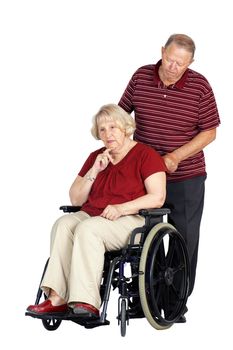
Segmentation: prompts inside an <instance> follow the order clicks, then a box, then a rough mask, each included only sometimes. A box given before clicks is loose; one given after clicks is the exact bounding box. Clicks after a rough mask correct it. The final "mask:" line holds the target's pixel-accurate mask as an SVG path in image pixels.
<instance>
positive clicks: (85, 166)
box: [78, 148, 104, 177]
mask: <svg viewBox="0 0 233 350" xmlns="http://www.w3.org/2000/svg"><path fill="white" fill-rule="evenodd" d="M103 150H104V148H100V149H98V150H97V151H94V152H92V153H91V154H90V155H89V157H88V158H87V159H86V161H85V163H84V164H83V166H82V168H81V170H80V171H79V173H78V175H79V176H82V177H83V176H85V175H86V173H87V172H88V170H89V169H90V168H91V167H92V166H93V164H94V162H95V160H96V157H97V155H98V154H99V153H101V152H103Z"/></svg>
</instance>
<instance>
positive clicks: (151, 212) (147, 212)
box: [139, 208, 171, 218]
mask: <svg viewBox="0 0 233 350" xmlns="http://www.w3.org/2000/svg"><path fill="white" fill-rule="evenodd" d="M170 212H171V210H170V209H169V208H156V209H140V210H139V215H142V216H144V217H145V218H146V217H147V216H150V217H156V216H163V215H167V214H170Z"/></svg>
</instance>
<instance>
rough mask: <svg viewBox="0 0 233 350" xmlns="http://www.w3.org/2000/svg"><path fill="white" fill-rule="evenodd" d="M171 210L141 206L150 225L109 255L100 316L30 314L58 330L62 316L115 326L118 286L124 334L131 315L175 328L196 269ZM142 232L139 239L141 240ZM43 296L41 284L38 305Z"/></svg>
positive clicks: (157, 325) (86, 324)
mask: <svg viewBox="0 0 233 350" xmlns="http://www.w3.org/2000/svg"><path fill="white" fill-rule="evenodd" d="M60 209H61V210H63V212H65V213H71V212H76V211H78V210H80V207H74V206H62V207H60ZM169 213H170V209H168V208H160V209H150V210H147V209H142V210H140V211H139V215H142V216H143V217H144V218H145V225H144V226H142V227H137V228H135V229H134V230H133V231H132V233H131V236H130V242H129V244H128V246H127V247H125V248H123V249H121V250H117V251H110V252H106V253H105V262H104V269H103V278H102V284H101V287H100V294H101V298H102V306H101V309H102V310H101V313H100V317H99V318H93V319H89V318H88V319H82V318H79V317H77V315H75V314H74V313H72V310H70V311H69V312H68V313H67V314H65V315H64V314H63V315H60V316H59V315H38V314H37V315H35V314H32V313H30V312H29V311H27V312H26V313H25V315H26V316H31V317H35V318H39V319H41V320H42V323H43V325H44V327H45V328H46V329H47V330H55V329H57V328H58V327H59V326H60V324H61V322H62V320H70V321H73V322H75V323H77V324H79V325H82V326H84V327H85V328H94V327H98V326H103V325H109V324H110V322H109V321H108V320H107V307H108V302H109V297H110V292H111V288H112V287H113V289H115V288H118V290H119V294H120V296H119V298H118V316H117V318H118V324H119V325H120V331H121V335H122V336H125V334H126V325H127V324H128V323H129V319H130V318H139V317H144V316H145V317H146V319H147V320H148V322H149V323H150V324H151V325H152V327H154V328H156V329H159V330H162V329H167V328H169V327H171V326H172V325H173V324H174V323H175V322H177V321H178V319H179V318H180V317H181V315H182V314H183V313H184V310H185V307H186V302H187V298H188V291H189V275H190V267H189V259H188V254H187V248H186V244H185V242H184V239H183V237H182V236H181V235H180V233H179V232H178V231H177V230H176V229H175V228H174V227H173V226H172V225H170V224H168V223H165V222H163V217H164V216H165V215H168V214H169ZM139 234H140V240H139V243H135V239H136V236H137V235H139ZM48 261H49V259H48ZM48 261H47V263H46V265H45V268H44V272H43V275H42V278H41V281H42V279H43V276H44V273H45V271H46V268H47V264H48ZM127 263H129V264H130V266H131V272H132V273H131V277H126V276H125V273H124V271H125V266H126V264H127ZM117 270H118V272H117ZM42 294H43V292H42V290H41V289H40V286H39V289H38V292H37V296H36V301H35V304H36V305H37V304H39V301H40V298H41V296H42Z"/></svg>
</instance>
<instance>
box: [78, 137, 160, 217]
mask: <svg viewBox="0 0 233 350" xmlns="http://www.w3.org/2000/svg"><path fill="white" fill-rule="evenodd" d="M104 150H105V148H100V149H98V150H96V151H94V152H92V153H91V154H90V155H89V157H88V158H87V160H86V161H85V163H84V165H83V167H82V169H81V170H80V172H79V175H80V176H82V177H83V176H85V175H86V173H87V172H88V170H89V169H90V168H91V167H92V166H93V164H94V161H95V159H96V157H97V155H98V154H99V153H102V152H103V151H104ZM160 171H164V172H165V171H166V166H165V164H164V161H163V159H162V158H161V156H160V155H159V154H158V153H157V152H156V151H155V150H154V149H153V148H152V147H150V146H147V145H144V144H142V143H137V144H136V145H135V146H134V147H133V148H132V149H131V150H130V151H129V152H128V153H127V155H126V156H125V157H124V158H123V159H122V160H121V161H120V162H119V163H117V164H115V165H114V164H112V163H109V164H108V166H107V168H106V169H105V170H103V171H101V172H100V173H99V174H98V175H97V177H96V180H95V181H94V183H93V185H92V188H91V191H90V193H89V196H88V200H87V202H85V203H84V204H83V206H82V210H84V211H85V212H87V213H88V214H89V215H91V216H97V215H100V214H101V213H102V211H103V210H104V208H106V206H107V205H108V204H121V203H124V202H128V201H131V200H134V199H136V198H138V197H141V196H143V195H145V194H146V189H145V185H144V181H145V179H146V178H147V177H149V176H150V175H152V174H154V173H157V172H160Z"/></svg>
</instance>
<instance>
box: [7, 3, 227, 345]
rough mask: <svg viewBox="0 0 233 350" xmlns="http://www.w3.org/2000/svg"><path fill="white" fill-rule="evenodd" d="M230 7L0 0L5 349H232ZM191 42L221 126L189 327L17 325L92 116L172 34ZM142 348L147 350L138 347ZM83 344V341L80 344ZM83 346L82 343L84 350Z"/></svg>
mask: <svg viewBox="0 0 233 350" xmlns="http://www.w3.org/2000/svg"><path fill="white" fill-rule="evenodd" d="M231 13H232V12H231V10H230V1H228V0H222V1H215V0H212V1H202V2H194V1H188V0H176V1H174V0H166V1H156V0H153V1H152V0H143V1H137V0H134V1H127V0H117V1H113V0H108V1H107V0H98V1H97V0H96V1H95V0H92V1H91V0H85V1H81V0H80V1H69V0H66V1H61V0H56V1H55V0H54V1H53V0H46V1H45V0H40V1H34V0H28V1H26V0H22V1H21V0H18V1H16V0H15V1H13V0H6V1H4V0H2V1H1V2H0V50H1V52H0V89H1V91H0V118H1V119H0V123H1V125H0V152H1V158H0V159H1V171H0V175H1V181H0V185H1V189H0V195H1V197H0V198H1V199H0V203H1V208H0V209H1V238H0V239H1V244H0V259H1V261H0V268H1V304H0V311H1V318H0V322H1V324H2V325H1V329H0V332H1V342H3V341H4V342H5V346H4V348H7V349H8V348H12V346H13V345H12V344H13V343H16V345H17V346H18V347H19V348H24V349H32V348H33V349H41V348H46V349H47V348H48V349H49V348H52V347H53V348H54V349H57V350H60V349H64V348H77V349H78V348H80V347H81V346H85V347H86V348H88V349H89V348H91V347H93V348H97V349H100V348H104V349H105V348H109V347H111V348H112V349H118V348H119V347H121V348H123V349H126V347H127V348H129V346H130V347H133V348H134V349H141V348H142V347H144V346H147V347H148V348H149V347H156V349H161V348H162V349H174V350H176V349H186V348H188V349H189V350H192V349H197V348H198V347H200V348H208V349H211V348H212V347H213V346H216V348H220V347H221V348H222V349H230V348H231V349H232V337H231V331H232V327H233V325H232V322H231V321H232V312H233V308H232V286H231V284H232V260H233V259H232V234H233V231H232V221H231V217H232V200H231V198H232V186H231V184H232V180H231V171H230V170H229V168H230V163H231V156H230V155H231V153H230V150H231V149H232V130H231V126H232V123H231V118H232V115H231V114H232V113H231V110H232V108H231V106H232V91H231V85H232V36H231V33H232V15H231ZM179 32H180V33H186V34H188V35H190V36H191V37H193V39H194V40H195V42H196V46H197V50H196V60H195V62H194V63H193V65H192V66H191V68H193V69H194V70H197V71H199V72H200V73H202V74H204V75H205V76H206V77H207V79H208V80H209V82H210V84H211V85H212V87H213V90H214V92H215V96H216V100H217V103H218V108H219V113H220V116H221V121H222V124H221V126H220V128H219V130H218V135H217V140H216V141H215V142H214V143H213V144H211V145H210V146H209V147H207V149H206V158H207V167H208V180H207V183H206V203H205V211H204V216H203V221H202V233H201V241H200V251H199V264H198V271H197V280H196V287H195V291H194V293H193V295H192V297H191V298H190V301H189V303H188V306H189V312H188V315H187V319H188V322H187V323H186V324H182V325H175V326H173V327H172V328H171V329H170V330H167V331H156V330H154V329H153V328H152V327H151V326H150V325H149V323H147V321H146V320H145V319H142V320H131V321H130V326H129V327H128V329H127V335H126V338H121V337H120V331H119V329H118V326H117V321H116V315H117V302H116V301H117V300H116V299H117V295H116V296H115V294H114V295H113V296H112V298H111V301H110V305H109V312H108V318H109V320H110V321H111V324H110V326H108V327H107V326H106V327H100V328H96V329H93V330H86V329H85V328H82V327H80V326H78V325H76V324H74V323H71V322H63V323H62V324H61V326H60V327H59V329H58V330H57V331H55V332H48V331H47V330H45V329H44V328H43V326H42V324H41V322H40V321H39V320H34V319H31V318H29V317H25V316H24V312H25V308H26V307H27V306H28V304H30V303H34V300H35V296H36V291H37V287H38V284H39V280H40V277H41V273H42V268H43V265H44V263H45V260H46V259H47V257H48V254H49V233H50V227H51V225H52V223H53V222H54V220H55V219H56V218H57V217H58V216H59V215H60V212H59V210H58V207H59V205H61V204H67V203H69V198H68V189H69V186H70V184H71V182H72V181H73V179H74V178H75V176H76V174H77V171H78V170H79V168H80V166H81V165H82V163H83V161H84V160H85V159H86V157H87V155H88V154H89V152H90V151H92V150H93V149H96V148H98V147H100V143H98V142H97V141H95V140H94V139H93V138H92V137H91V135H90V132H89V129H90V127H91V118H92V116H93V114H94V113H95V112H96V111H97V110H98V109H99V107H100V106H101V105H103V104H105V103H110V102H114V103H117V102H118V100H119V98H120V97H121V95H122V93H123V91H124V89H125V87H126V85H127V83H128V80H129V79H130V77H131V75H132V74H133V73H134V71H135V70H136V69H137V68H138V67H139V66H141V65H144V64H149V63H154V62H157V60H158V59H159V58H160V49H161V46H162V45H163V44H164V43H165V41H166V40H167V38H168V36H169V35H170V34H172V33H179ZM145 341H147V345H146V343H145ZM83 342H85V343H83ZM81 343H82V345H81Z"/></svg>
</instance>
